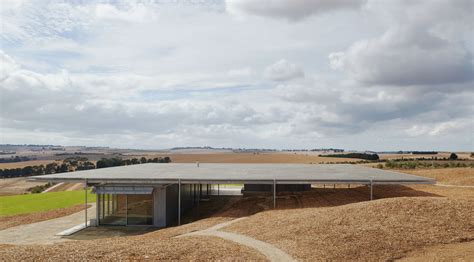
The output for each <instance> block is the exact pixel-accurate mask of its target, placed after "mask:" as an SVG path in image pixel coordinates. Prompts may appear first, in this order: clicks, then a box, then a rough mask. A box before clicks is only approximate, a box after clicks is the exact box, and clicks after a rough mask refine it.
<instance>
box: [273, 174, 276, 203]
mask: <svg viewBox="0 0 474 262" xmlns="http://www.w3.org/2000/svg"><path fill="white" fill-rule="evenodd" d="M273 208H276V180H275V179H273Z"/></svg>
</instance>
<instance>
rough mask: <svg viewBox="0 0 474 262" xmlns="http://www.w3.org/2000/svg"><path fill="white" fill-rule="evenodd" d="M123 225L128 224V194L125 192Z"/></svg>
mask: <svg viewBox="0 0 474 262" xmlns="http://www.w3.org/2000/svg"><path fill="white" fill-rule="evenodd" d="M125 225H126V226H128V194H125Z"/></svg>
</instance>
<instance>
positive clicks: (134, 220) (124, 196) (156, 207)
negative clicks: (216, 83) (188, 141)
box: [31, 163, 435, 227]
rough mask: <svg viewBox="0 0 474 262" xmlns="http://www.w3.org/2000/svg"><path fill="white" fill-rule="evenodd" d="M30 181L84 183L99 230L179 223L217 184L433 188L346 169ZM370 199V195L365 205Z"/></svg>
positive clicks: (184, 170) (237, 169)
mask: <svg viewBox="0 0 474 262" xmlns="http://www.w3.org/2000/svg"><path fill="white" fill-rule="evenodd" d="M31 179H32V180H36V181H49V182H84V183H85V184H86V185H87V186H92V187H93V191H94V192H95V193H96V194H97V222H98V224H99V225H153V226H157V227H165V226H169V225H171V224H173V223H175V222H177V223H178V224H179V223H180V218H181V214H182V213H183V212H184V211H186V210H188V209H190V208H192V207H193V206H194V205H195V204H196V203H199V201H200V200H201V199H202V198H205V197H207V196H208V195H209V193H210V188H211V187H213V186H214V187H215V186H216V185H220V184H245V187H244V190H251V191H270V192H272V193H273V202H274V205H275V203H276V202H275V201H276V193H277V191H286V190H289V191H293V190H306V189H308V186H309V187H310V185H314V184H362V185H367V186H370V188H371V192H372V187H373V186H375V185H381V184H434V183H435V180H434V179H431V178H425V177H420V176H414V175H408V174H403V173H399V172H393V171H388V170H382V169H376V168H369V167H365V166H360V165H352V164H332V165H328V164H318V165H314V164H205V163H201V164H198V165H196V164H177V163H168V164H156V163H149V164H139V165H130V166H120V167H111V168H102V169H93V170H85V171H77V172H69V173H58V174H51V175H43V176H36V177H32V178H31ZM371 198H372V193H371V195H370V199H371Z"/></svg>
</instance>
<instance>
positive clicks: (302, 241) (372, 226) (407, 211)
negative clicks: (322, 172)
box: [222, 197, 474, 261]
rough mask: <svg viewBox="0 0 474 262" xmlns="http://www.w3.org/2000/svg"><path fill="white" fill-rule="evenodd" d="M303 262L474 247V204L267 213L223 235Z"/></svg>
mask: <svg viewBox="0 0 474 262" xmlns="http://www.w3.org/2000/svg"><path fill="white" fill-rule="evenodd" d="M222 230H224V231H229V232H236V233H239V234H244V235H248V236H251V237H254V238H256V239H259V240H262V241H265V242H268V243H271V244H273V245H275V246H277V247H278V248H280V249H282V250H284V251H286V252H288V253H289V254H290V255H291V256H293V257H294V258H297V259H303V260H372V261H375V260H391V259H395V258H399V257H403V256H404V255H405V254H406V253H407V252H409V251H412V250H415V249H420V248H424V247H428V246H432V245H437V244H449V243H459V242H467V241H474V202H473V201H472V199H471V200H454V199H447V198H432V197H426V198H405V197H403V198H393V199H382V200H376V201H370V202H362V203H355V204H351V205H344V206H338V207H331V208H305V209H297V210H291V211H290V210H274V211H266V212H261V213H258V214H256V215H253V216H252V217H250V218H248V219H245V220H242V221H239V223H235V224H232V225H231V226H229V227H227V228H224V229H222Z"/></svg>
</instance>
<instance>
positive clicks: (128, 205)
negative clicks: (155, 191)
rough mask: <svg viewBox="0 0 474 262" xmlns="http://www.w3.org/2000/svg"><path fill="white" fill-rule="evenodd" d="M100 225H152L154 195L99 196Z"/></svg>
mask: <svg viewBox="0 0 474 262" xmlns="http://www.w3.org/2000/svg"><path fill="white" fill-rule="evenodd" d="M97 197H98V200H99V208H98V210H99V214H98V216H97V217H98V218H99V224H100V225H114V226H125V225H152V224H153V195H152V194H148V195H125V194H119V195H115V194H99V195H98V196H97Z"/></svg>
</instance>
